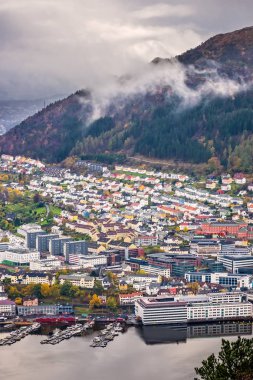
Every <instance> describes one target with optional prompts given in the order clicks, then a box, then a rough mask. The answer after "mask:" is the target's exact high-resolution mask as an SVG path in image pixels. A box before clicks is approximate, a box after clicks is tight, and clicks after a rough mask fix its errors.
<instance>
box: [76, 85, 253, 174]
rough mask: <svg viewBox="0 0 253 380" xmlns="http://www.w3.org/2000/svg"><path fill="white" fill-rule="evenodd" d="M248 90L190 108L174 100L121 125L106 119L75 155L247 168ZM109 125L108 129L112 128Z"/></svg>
mask: <svg viewBox="0 0 253 380" xmlns="http://www.w3.org/2000/svg"><path fill="white" fill-rule="evenodd" d="M252 95H253V92H252V91H248V92H242V93H240V94H238V95H236V96H233V97H227V98H214V99H203V100H202V102H201V103H200V104H198V105H197V106H195V107H188V108H184V109H183V108H182V107H181V106H180V101H179V99H175V98H173V99H170V100H169V102H167V103H163V104H162V105H161V106H156V107H155V106H154V104H153V108H152V107H150V113H149V115H148V117H147V116H146V114H145V117H143V114H142V113H141V110H143V104H141V105H140V104H138V102H137V101H136V104H135V109H136V108H137V107H139V108H140V113H139V117H136V113H135V114H133V115H130V120H129V119H128V124H127V128H125V125H126V121H125V120H124V121H123V120H122V124H120V122H119V120H120V115H116V116H115V119H117V120H118V122H117V124H116V123H114V126H113V120H112V119H111V118H102V119H99V120H98V121H96V122H95V123H94V124H93V125H92V126H91V127H90V128H89V129H88V131H87V133H86V137H85V138H84V139H83V140H82V141H79V142H78V143H77V145H76V147H75V148H74V153H76V154H78V155H82V156H83V157H85V155H86V156H92V155H94V156H96V155H98V153H97V152H101V153H102V154H103V153H105V152H106V153H107V154H108V152H112V153H113V152H125V153H128V154H134V153H137V154H138V153H139V154H143V155H145V156H148V157H157V158H162V159H174V160H181V161H189V162H193V163H202V162H207V161H208V160H209V159H210V158H211V157H216V158H218V160H219V161H220V162H221V164H222V165H223V166H224V167H228V168H230V169H233V170H244V171H245V170H246V171H250V170H251V162H252V158H253V149H252V148H251V146H252V144H251V143H249V142H251V141H252V140H251V135H252V134H253V104H252V100H251V99H252ZM112 126H113V127H112Z"/></svg>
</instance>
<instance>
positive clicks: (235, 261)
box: [218, 255, 253, 273]
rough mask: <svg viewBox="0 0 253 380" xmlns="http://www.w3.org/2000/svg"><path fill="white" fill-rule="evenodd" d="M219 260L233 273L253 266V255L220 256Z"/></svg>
mask: <svg viewBox="0 0 253 380" xmlns="http://www.w3.org/2000/svg"><path fill="white" fill-rule="evenodd" d="M218 261H219V262H221V263H222V264H223V265H224V267H225V268H226V270H228V271H229V272H232V273H239V269H241V268H253V256H246V255H245V256H219V257H218Z"/></svg>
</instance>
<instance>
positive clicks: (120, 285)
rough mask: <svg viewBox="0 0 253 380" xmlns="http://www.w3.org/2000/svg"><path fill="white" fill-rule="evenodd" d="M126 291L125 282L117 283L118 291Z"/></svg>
mask: <svg viewBox="0 0 253 380" xmlns="http://www.w3.org/2000/svg"><path fill="white" fill-rule="evenodd" d="M127 289H128V286H127V283H126V282H125V281H120V282H119V290H120V291H123V292H124V291H126V290H127Z"/></svg>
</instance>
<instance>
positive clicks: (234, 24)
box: [0, 0, 253, 99]
mask: <svg viewBox="0 0 253 380" xmlns="http://www.w3.org/2000/svg"><path fill="white" fill-rule="evenodd" d="M252 13H253V3H252V1H251V0H241V1H236V0H223V1H222V2H221V1H220V0H205V1H203V0H161V1H158V2H156V1H154V0H128V1H125V0H106V1H103V0H93V1H92V2H91V1H88V0H8V1H3V0H0V49H1V55H0V98H2V99H3V98H16V99H17V98H19V99H25V98H40V97H46V96H51V95H54V94H56V93H63V94H66V93H68V92H71V91H75V90H77V89H79V88H83V87H95V88H96V87H97V86H98V87H99V88H101V87H103V85H107V84H108V82H109V81H110V78H112V77H113V76H120V75H123V74H125V73H128V72H130V73H133V72H139V71H142V70H143V67H145V66H146V65H147V63H148V62H149V61H150V60H151V59H152V58H154V57H155V56H162V57H171V56H174V55H176V54H179V53H181V52H183V51H185V50H187V49H189V48H192V47H194V46H196V45H198V44H199V43H200V42H201V41H203V40H205V39H206V38H208V37H210V36H211V35H214V34H216V33H221V32H227V31H230V30H234V29H238V28H241V27H244V26H247V25H249V24H250V22H251V18H252V16H251V15H252Z"/></svg>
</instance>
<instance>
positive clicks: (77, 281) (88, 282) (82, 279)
mask: <svg viewBox="0 0 253 380" xmlns="http://www.w3.org/2000/svg"><path fill="white" fill-rule="evenodd" d="M59 281H60V284H64V282H65V281H69V282H71V284H72V285H75V286H79V287H80V288H86V289H93V288H94V284H95V278H94V277H91V276H87V275H84V274H72V275H60V276H59Z"/></svg>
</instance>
